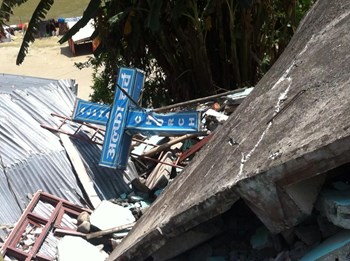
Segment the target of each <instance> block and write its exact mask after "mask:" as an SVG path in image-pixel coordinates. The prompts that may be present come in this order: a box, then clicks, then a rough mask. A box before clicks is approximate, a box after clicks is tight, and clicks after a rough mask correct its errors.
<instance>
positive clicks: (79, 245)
mask: <svg viewBox="0 0 350 261" xmlns="http://www.w3.org/2000/svg"><path fill="white" fill-rule="evenodd" d="M107 257H108V254H107V253H105V252H104V251H100V250H99V249H98V248H97V247H96V246H94V245H92V244H90V243H89V242H87V241H86V240H84V239H82V238H80V237H73V236H65V237H64V238H63V239H62V240H60V242H59V243H58V245H57V260H58V261H77V260H94V261H104V260H106V258H107Z"/></svg>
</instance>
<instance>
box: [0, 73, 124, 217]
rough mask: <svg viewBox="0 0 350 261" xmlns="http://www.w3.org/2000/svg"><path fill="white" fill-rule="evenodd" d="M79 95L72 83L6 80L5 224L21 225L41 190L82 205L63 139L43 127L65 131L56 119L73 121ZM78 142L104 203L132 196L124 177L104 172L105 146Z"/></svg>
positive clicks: (0, 138)
mask: <svg viewBox="0 0 350 261" xmlns="http://www.w3.org/2000/svg"><path fill="white" fill-rule="evenodd" d="M74 89H75V85H74V81H72V80H50V79H43V78H36V77H27V76H18V75H7V74H0V159H1V161H0V166H2V167H0V191H1V195H0V199H1V202H2V204H1V205H0V224H13V223H14V222H16V221H17V220H18V218H19V217H20V214H21V211H23V210H24V208H25V206H26V205H27V204H28V203H29V201H30V199H29V197H28V195H29V194H33V193H35V192H36V191H37V190H43V191H45V192H48V193H51V194H53V195H56V196H58V197H61V198H64V199H67V200H69V201H71V202H72V203H75V204H79V205H81V199H82V195H83V193H82V192H81V190H80V188H79V185H78V184H79V182H78V181H77V180H76V177H75V174H74V170H73V168H72V165H71V163H70V160H69V158H68V156H67V154H66V151H65V149H64V148H63V147H62V145H61V143H60V140H59V137H58V135H56V134H55V133H52V132H50V131H48V130H46V129H44V128H42V127H41V126H40V124H43V125H48V126H58V125H60V123H61V121H60V119H59V118H57V117H53V116H51V113H56V114H59V115H63V116H70V115H71V113H72V109H73V104H74V102H75V98H76V97H75V95H74V93H73V91H72V90H74ZM65 128H66V129H68V130H71V128H70V127H69V126H68V125H67V126H65ZM73 142H74V143H75V146H76V147H77V149H78V151H79V152H80V155H81V157H82V158H83V161H84V164H85V166H86V168H87V171H88V174H89V175H90V177H91V179H92V180H93V182H94V185H95V188H96V190H97V192H98V195H99V196H100V197H101V199H111V198H114V197H117V196H119V195H120V194H122V193H128V192H130V188H129V186H128V182H127V181H125V180H124V179H123V173H119V172H117V171H115V170H112V169H108V168H102V167H99V166H98V160H99V158H100V153H101V148H100V147H99V146H97V145H93V144H89V143H86V142H84V141H79V140H75V139H73ZM1 162H2V163H1ZM5 202H6V204H4V203H5Z"/></svg>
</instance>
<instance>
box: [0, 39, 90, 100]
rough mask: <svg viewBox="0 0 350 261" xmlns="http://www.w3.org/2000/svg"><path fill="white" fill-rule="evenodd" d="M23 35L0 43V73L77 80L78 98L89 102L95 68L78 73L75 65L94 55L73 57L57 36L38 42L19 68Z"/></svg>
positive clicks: (82, 52)
mask: <svg viewBox="0 0 350 261" xmlns="http://www.w3.org/2000/svg"><path fill="white" fill-rule="evenodd" d="M22 37H23V35H22V33H21V32H16V34H15V36H13V37H12V41H11V42H8V43H0V73H6V74H18V75H26V76H35V77H42V78H49V79H74V80H75V81H76V83H77V84H78V97H79V98H82V99H85V100H88V99H89V95H90V93H91V88H90V87H91V85H92V69H91V68H84V69H82V70H79V69H78V68H77V67H75V66H74V63H75V62H84V61H87V59H88V57H89V56H91V55H92V54H91V53H89V52H88V51H86V48H84V49H80V50H78V55H77V56H73V55H72V53H71V52H70V50H69V47H68V44H67V43H65V44H63V45H60V44H59V43H58V40H59V39H60V38H59V37H57V36H52V37H45V38H41V39H36V41H35V42H34V43H33V44H32V45H31V46H30V48H29V52H28V54H27V56H26V58H25V60H24V62H23V63H22V64H21V65H20V66H17V65H16V57H17V54H18V51H19V48H20V45H21V42H22Z"/></svg>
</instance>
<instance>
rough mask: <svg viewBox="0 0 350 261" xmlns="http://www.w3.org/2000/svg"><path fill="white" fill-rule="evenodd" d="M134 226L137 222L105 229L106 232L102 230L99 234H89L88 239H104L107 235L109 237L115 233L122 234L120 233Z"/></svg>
mask: <svg viewBox="0 0 350 261" xmlns="http://www.w3.org/2000/svg"><path fill="white" fill-rule="evenodd" d="M134 225H135V222H133V223H130V224H126V225H121V226H117V227H113V228H109V229H105V230H101V231H97V232H93V233H90V234H87V235H86V239H92V238H96V237H102V236H105V235H109V234H113V233H116V232H120V231H123V230H125V229H129V228H132V227H133V226H134Z"/></svg>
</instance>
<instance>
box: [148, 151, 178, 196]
mask: <svg viewBox="0 0 350 261" xmlns="http://www.w3.org/2000/svg"><path fill="white" fill-rule="evenodd" d="M171 154H172V153H171V152H167V153H165V154H164V156H163V157H162V158H161V162H166V163H169V164H171V163H172V162H173V161H172V159H171V158H170V156H171ZM171 170H172V167H171V166H170V165H165V164H163V163H158V164H157V166H156V167H155V168H154V169H153V171H152V172H151V174H149V176H148V177H147V180H146V183H145V185H146V186H147V187H148V188H149V189H150V190H155V189H162V188H165V187H166V186H167V185H168V182H169V180H170V175H171Z"/></svg>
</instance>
